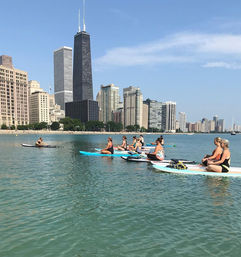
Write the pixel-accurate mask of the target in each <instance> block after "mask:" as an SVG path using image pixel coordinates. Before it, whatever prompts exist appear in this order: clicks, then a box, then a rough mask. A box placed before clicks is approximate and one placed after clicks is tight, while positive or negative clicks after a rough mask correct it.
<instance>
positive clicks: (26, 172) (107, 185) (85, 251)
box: [0, 135, 241, 257]
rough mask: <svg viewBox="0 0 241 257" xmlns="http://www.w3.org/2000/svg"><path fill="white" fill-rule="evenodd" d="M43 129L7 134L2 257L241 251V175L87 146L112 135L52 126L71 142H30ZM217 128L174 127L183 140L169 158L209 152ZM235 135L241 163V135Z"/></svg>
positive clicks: (177, 139)
mask: <svg viewBox="0 0 241 257" xmlns="http://www.w3.org/2000/svg"><path fill="white" fill-rule="evenodd" d="M37 137H38V136H37V135H19V136H17V137H16V136H14V135H9V136H6V135H0V160H1V166H0V256H1V257H8V256H9V257H15V256H16V257H17V256H24V257H30V256H31V257H33V256H34V257H38V256H41V257H47V256H48V257H52V256H53V257H55V256H65V257H66V256H76V257H80V256H81V257H82V256H83V257H89V256H91V257H92V256H105V257H108V256H110V257H115V256H130V257H134V256H136V257H140V256H141V257H142V256H185V257H187V256H232V257H233V256H240V250H241V197H240V196H241V179H239V178H213V177H205V176H183V175H173V174H165V173H158V172H157V171H155V170H154V169H152V167H151V165H149V164H146V163H128V162H125V161H124V160H122V159H120V158H111V157H88V156H80V155H79V154H78V151H79V150H86V151H93V150H94V148H95V147H103V146H105V142H106V138H107V136H79V135H75V136H72V135H48V136H44V139H45V141H47V142H49V143H51V144H57V145H61V147H59V148H56V149H36V148H23V147H21V146H20V143H33V142H34V141H35V140H36V138H37ZM214 137H215V135H193V136H187V135H169V136H165V137H164V138H165V142H166V143H167V144H176V145H177V147H175V148H167V149H166V155H167V158H168V159H169V158H186V159H192V160H200V159H201V157H202V155H203V154H206V153H210V152H211V151H212V149H213V148H214V145H213V142H212V141H213V138H214ZM225 137H226V138H228V139H230V141H231V153H232V165H233V166H241V146H240V145H241V144H240V143H241V135H236V136H230V135H225ZM130 138H131V137H130V136H129V141H130ZM113 139H114V143H117V142H120V140H121V136H113ZM154 139H155V137H154V136H152V135H147V136H146V137H145V141H146V142H150V141H153V140H154Z"/></svg>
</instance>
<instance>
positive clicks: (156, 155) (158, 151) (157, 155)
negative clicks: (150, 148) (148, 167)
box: [146, 138, 164, 161]
mask: <svg viewBox="0 0 241 257" xmlns="http://www.w3.org/2000/svg"><path fill="white" fill-rule="evenodd" d="M146 155H147V157H148V158H149V159H151V160H157V161H163V160H164V150H163V147H162V145H161V139H160V138H158V139H157V140H156V148H155V151H154V152H153V153H147V154H146Z"/></svg>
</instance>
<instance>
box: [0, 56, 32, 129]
mask: <svg viewBox="0 0 241 257" xmlns="http://www.w3.org/2000/svg"><path fill="white" fill-rule="evenodd" d="M0 97H1V98H0V99H1V101H0V126H1V125H3V124H5V125H6V126H8V127H9V126H11V125H15V126H17V125H27V124H28V123H29V108H28V107H29V106H28V105H29V98H28V97H29V93H28V73H27V72H25V71H22V70H18V69H15V68H14V67H13V63H12V57H10V56H7V55H2V56H0Z"/></svg>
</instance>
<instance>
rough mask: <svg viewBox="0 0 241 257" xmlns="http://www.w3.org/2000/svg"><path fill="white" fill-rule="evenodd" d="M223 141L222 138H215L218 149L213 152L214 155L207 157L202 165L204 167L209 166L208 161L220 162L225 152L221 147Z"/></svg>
mask: <svg viewBox="0 0 241 257" xmlns="http://www.w3.org/2000/svg"><path fill="white" fill-rule="evenodd" d="M221 141H222V139H221V138H220V137H215V139H214V144H215V145H216V149H215V150H214V151H213V153H212V155H208V154H207V155H205V156H204V158H203V159H202V164H203V165H204V166H207V165H208V161H211V160H215V161H219V160H220V158H221V155H222V152H223V149H222V147H221Z"/></svg>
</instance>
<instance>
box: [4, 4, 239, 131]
mask: <svg viewBox="0 0 241 257" xmlns="http://www.w3.org/2000/svg"><path fill="white" fill-rule="evenodd" d="M79 8H81V9H82V1H81V0H79V1H75V0H70V1H68V2H66V1H57V0H52V1H46V0H42V1H30V0H24V1H17V0H9V1H4V2H2V3H1V21H2V22H1V26H0V35H1V39H0V50H1V51H0V55H1V54H6V55H10V56H12V57H13V62H14V66H15V67H16V68H19V69H22V70H25V71H28V74H29V79H33V80H38V81H39V82H40V83H41V87H43V88H44V89H46V90H47V89H48V88H49V86H50V85H52V88H53V51H54V50H56V49H58V48H59V47H61V46H64V45H65V46H70V47H73V37H74V34H75V33H76V32H77V29H78V9H79ZM240 10H241V1H240V0H239V1H238V0H232V1H227V0H212V1H210V0H209V1H208V0H195V1H194V0H131V1H130V0H114V1H113V0H86V30H87V31H88V32H89V33H90V35H91V47H92V62H93V83H94V95H96V94H97V92H98V90H99V87H100V85H101V84H104V85H106V84H109V83H114V84H116V85H117V86H119V87H120V89H121V94H122V89H123V88H124V87H127V86H130V85H133V86H139V87H140V88H141V90H142V93H143V96H144V98H151V99H156V100H160V101H176V102H177V111H184V112H186V113H187V117H188V120H189V121H196V120H199V119H201V118H203V117H207V118H209V119H211V118H212V117H213V115H215V114H217V115H218V116H219V117H220V118H224V119H225V121H226V126H227V127H229V126H230V124H231V120H232V118H233V120H234V121H235V122H237V123H240V124H241V115H240V111H241V101H240V97H241V86H240V85H241V15H240Z"/></svg>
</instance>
